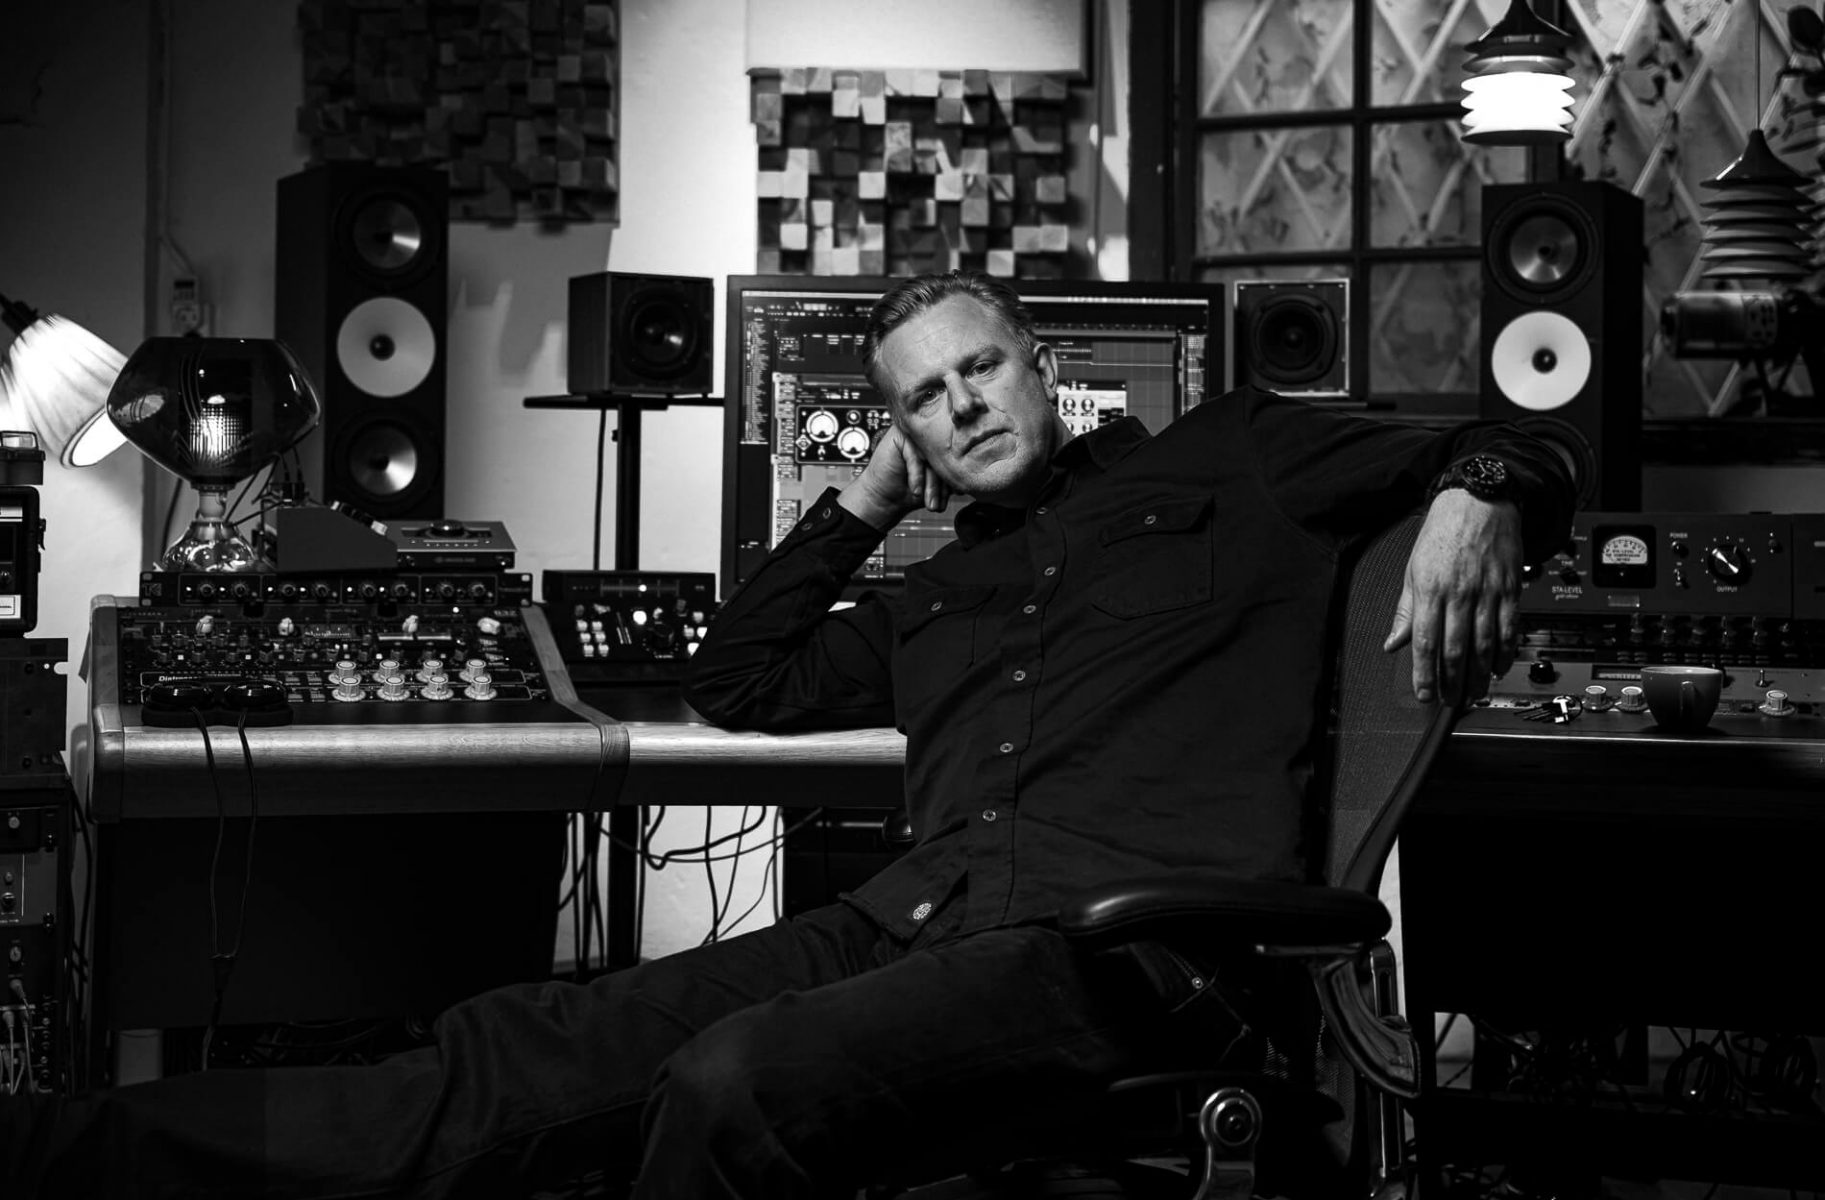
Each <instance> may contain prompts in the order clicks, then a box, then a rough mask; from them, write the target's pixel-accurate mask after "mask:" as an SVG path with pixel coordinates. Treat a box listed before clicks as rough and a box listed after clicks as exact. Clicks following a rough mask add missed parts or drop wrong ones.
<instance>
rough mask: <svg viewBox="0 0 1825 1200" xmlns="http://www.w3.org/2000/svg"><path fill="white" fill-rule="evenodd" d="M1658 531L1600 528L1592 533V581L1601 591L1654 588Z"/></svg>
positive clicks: (1641, 527)
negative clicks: (1655, 547) (1655, 545)
mask: <svg viewBox="0 0 1825 1200" xmlns="http://www.w3.org/2000/svg"><path fill="white" fill-rule="evenodd" d="M1654 572H1655V562H1654V529H1653V527H1652V526H1650V525H1600V526H1596V527H1594V528H1592V530H1591V582H1592V583H1594V584H1595V585H1596V586H1598V587H1600V588H1627V589H1633V588H1651V587H1653V586H1654Z"/></svg>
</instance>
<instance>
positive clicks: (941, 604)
mask: <svg viewBox="0 0 1825 1200" xmlns="http://www.w3.org/2000/svg"><path fill="white" fill-rule="evenodd" d="M943 607H944V601H942V600H933V601H932V611H933V612H937V611H938V610H939V609H941V608H943Z"/></svg>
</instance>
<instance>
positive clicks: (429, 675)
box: [418, 658, 444, 683]
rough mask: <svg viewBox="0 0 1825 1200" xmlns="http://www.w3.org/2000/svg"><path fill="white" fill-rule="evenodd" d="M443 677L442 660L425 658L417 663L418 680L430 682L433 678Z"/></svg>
mask: <svg viewBox="0 0 1825 1200" xmlns="http://www.w3.org/2000/svg"><path fill="white" fill-rule="evenodd" d="M434 677H435V678H437V679H442V678H444V660H443V659H441V658H427V659H425V660H424V661H423V662H421V663H419V664H418V682H420V683H430V682H431V680H432V679H433V678H434Z"/></svg>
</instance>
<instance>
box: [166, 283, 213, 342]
mask: <svg viewBox="0 0 1825 1200" xmlns="http://www.w3.org/2000/svg"><path fill="white" fill-rule="evenodd" d="M171 323H172V325H173V326H175V327H176V329H177V332H178V333H179V334H187V333H194V334H198V335H206V334H208V332H209V328H208V326H209V305H207V304H206V303H204V302H203V289H202V285H201V284H199V283H198V282H197V281H196V280H194V279H174V280H172V281H171Z"/></svg>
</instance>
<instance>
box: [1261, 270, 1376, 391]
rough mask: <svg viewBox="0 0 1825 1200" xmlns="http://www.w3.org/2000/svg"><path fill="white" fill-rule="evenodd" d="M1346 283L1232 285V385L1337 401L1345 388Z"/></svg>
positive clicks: (1347, 370) (1347, 376)
mask: <svg viewBox="0 0 1825 1200" xmlns="http://www.w3.org/2000/svg"><path fill="white" fill-rule="evenodd" d="M1349 346H1350V281H1349V280H1347V279H1301V280H1243V281H1240V282H1238V283H1237V284H1236V336H1235V352H1234V353H1235V384H1236V386H1237V387H1244V386H1249V385H1252V386H1254V387H1258V388H1265V389H1266V390H1268V391H1270V392H1278V393H1280V394H1281V395H1283V396H1305V397H1309V398H1312V399H1342V398H1343V397H1345V396H1346V395H1347V394H1348V392H1349V387H1350V354H1349Z"/></svg>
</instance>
